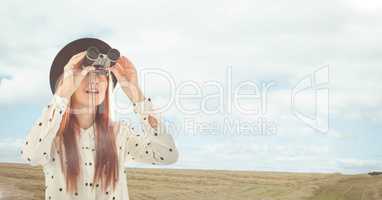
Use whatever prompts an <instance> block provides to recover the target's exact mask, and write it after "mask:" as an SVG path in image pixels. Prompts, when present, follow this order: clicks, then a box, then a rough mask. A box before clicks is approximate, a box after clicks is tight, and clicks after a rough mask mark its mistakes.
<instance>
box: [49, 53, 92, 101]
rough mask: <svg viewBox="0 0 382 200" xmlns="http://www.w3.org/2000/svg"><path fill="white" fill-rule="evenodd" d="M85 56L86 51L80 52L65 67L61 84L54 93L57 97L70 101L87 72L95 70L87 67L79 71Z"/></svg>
mask: <svg viewBox="0 0 382 200" xmlns="http://www.w3.org/2000/svg"><path fill="white" fill-rule="evenodd" d="M85 55H86V51H82V52H80V53H78V54H76V55H74V56H72V57H71V58H70V60H69V62H68V63H67V64H66V65H65V67H64V72H63V80H62V84H61V85H59V86H58V89H57V91H56V93H57V94H58V95H59V96H61V97H65V98H67V99H70V97H71V96H72V95H73V93H74V92H75V91H76V90H77V88H78V87H79V86H80V84H81V81H82V80H83V79H84V78H85V76H86V75H87V74H88V73H89V71H91V70H95V68H94V67H93V66H87V67H84V69H81V63H82V60H83V59H84V57H85Z"/></svg>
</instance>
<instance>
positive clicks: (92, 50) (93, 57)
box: [82, 46, 120, 75]
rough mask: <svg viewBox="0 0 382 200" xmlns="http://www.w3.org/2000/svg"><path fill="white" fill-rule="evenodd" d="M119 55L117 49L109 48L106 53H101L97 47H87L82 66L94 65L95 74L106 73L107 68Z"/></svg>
mask: <svg viewBox="0 0 382 200" xmlns="http://www.w3.org/2000/svg"><path fill="white" fill-rule="evenodd" d="M119 57H120V53H119V51H118V50H117V49H110V50H109V51H108V52H107V54H102V53H101V52H100V51H99V49H98V48H97V47H94V46H91V47H89V48H87V50H86V55H85V58H84V61H83V63H82V67H86V66H94V67H95V69H96V73H97V74H106V75H108V70H107V68H108V67H110V66H113V65H114V64H115V62H116V61H117V60H118V58H119Z"/></svg>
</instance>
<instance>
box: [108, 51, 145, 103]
mask: <svg viewBox="0 0 382 200" xmlns="http://www.w3.org/2000/svg"><path fill="white" fill-rule="evenodd" d="M110 70H111V71H112V72H113V74H114V75H115V77H116V78H117V80H118V82H119V84H120V85H121V87H122V90H123V91H124V93H125V94H126V95H127V96H128V97H129V98H130V100H131V101H132V102H134V103H135V102H139V101H142V100H143V98H144V95H143V93H142V91H141V89H140V88H139V85H138V75H137V70H136V69H135V67H134V65H133V63H132V62H131V61H130V60H129V59H127V58H126V57H125V56H121V57H120V58H119V59H118V60H117V62H116V63H115V65H113V66H112V67H110Z"/></svg>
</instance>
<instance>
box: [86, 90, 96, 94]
mask: <svg viewBox="0 0 382 200" xmlns="http://www.w3.org/2000/svg"><path fill="white" fill-rule="evenodd" d="M86 93H87V94H98V93H99V91H98V90H86Z"/></svg>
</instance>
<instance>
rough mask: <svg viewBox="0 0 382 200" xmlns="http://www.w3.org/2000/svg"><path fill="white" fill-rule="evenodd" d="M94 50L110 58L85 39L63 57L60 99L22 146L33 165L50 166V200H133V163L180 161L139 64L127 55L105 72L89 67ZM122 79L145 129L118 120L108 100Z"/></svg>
mask: <svg viewBox="0 0 382 200" xmlns="http://www.w3.org/2000/svg"><path fill="white" fill-rule="evenodd" d="M89 46H96V47H97V48H98V49H100V51H101V52H102V53H105V54H106V51H107V50H108V49H110V46H109V45H108V44H106V43H105V42H103V41H101V40H98V39H94V38H83V39H79V40H76V41H73V42H71V43H69V44H68V45H67V46H65V47H64V48H63V49H62V50H61V51H60V52H59V53H58V54H57V56H56V58H55V60H54V61H53V64H52V68H51V73H50V75H51V89H52V92H53V93H54V95H53V98H52V99H51V101H50V103H49V104H48V105H47V106H46V107H45V108H44V109H43V112H42V114H41V116H40V117H39V119H38V120H37V121H36V122H35V123H34V126H33V127H32V128H31V129H30V130H29V132H28V135H27V137H26V141H25V143H24V145H23V146H22V148H21V156H22V158H23V159H24V160H25V161H26V162H28V163H29V164H30V165H33V166H35V165H41V166H42V167H43V171H44V175H45V199H52V200H53V199H54V200H70V199H81V200H88V199H94V200H95V199H97V200H103V199H105V200H106V199H108V200H109V199H110V200H126V199H129V196H128V188H127V179H126V178H127V177H126V172H127V171H126V170H125V169H124V164H125V163H126V162H142V163H149V164H153V165H156V164H162V165H165V164H172V163H175V162H176V161H177V159H178V151H177V149H176V146H175V143H174V140H173V138H172V136H171V135H170V134H169V133H168V132H167V129H166V127H165V126H164V124H163V123H162V122H161V119H160V118H159V117H158V115H157V114H156V113H154V112H153V109H152V101H151V99H150V98H147V97H145V96H144V95H143V93H142V91H141V90H140V87H139V85H138V78H137V72H136V69H135V67H134V65H133V64H132V63H131V62H130V61H129V60H128V59H127V58H126V57H124V56H122V57H120V58H119V59H118V60H117V62H116V63H115V64H114V65H113V66H110V68H109V69H110V70H109V71H106V73H105V71H97V70H96V69H95V68H94V67H93V66H85V67H82V63H83V61H84V57H85V51H84V50H86V49H87V48H88V47H89ZM69 58H70V59H69ZM68 60H69V61H68ZM116 82H118V83H119V84H120V85H121V88H122V89H123V91H124V93H125V94H126V95H127V96H128V97H129V99H130V100H131V101H132V103H133V106H134V107H133V110H134V112H135V113H136V114H137V116H138V118H139V120H140V122H141V125H142V128H139V129H138V128H137V127H133V126H132V125H131V124H130V123H128V122H126V121H124V120H123V121H113V120H112V119H111V116H110V113H111V112H110V110H111V109H110V104H109V101H110V96H109V95H110V94H111V91H112V90H113V88H114V87H115V84H116Z"/></svg>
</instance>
